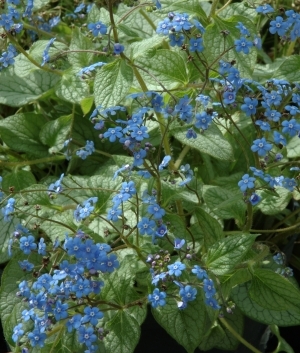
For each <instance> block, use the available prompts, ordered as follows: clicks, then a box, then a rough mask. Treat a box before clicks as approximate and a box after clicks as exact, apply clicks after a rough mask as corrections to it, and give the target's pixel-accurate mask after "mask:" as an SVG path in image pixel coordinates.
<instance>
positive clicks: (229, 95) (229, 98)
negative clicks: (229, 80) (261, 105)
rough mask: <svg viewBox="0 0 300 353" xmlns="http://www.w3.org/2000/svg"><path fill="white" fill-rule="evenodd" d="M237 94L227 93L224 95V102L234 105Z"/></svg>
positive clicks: (233, 92)
mask: <svg viewBox="0 0 300 353" xmlns="http://www.w3.org/2000/svg"><path fill="white" fill-rule="evenodd" d="M235 97H236V92H235V91H226V92H224V93H223V101H224V103H225V104H232V103H234V102H235Z"/></svg>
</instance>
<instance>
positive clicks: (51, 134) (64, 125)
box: [40, 115, 73, 154]
mask: <svg viewBox="0 0 300 353" xmlns="http://www.w3.org/2000/svg"><path fill="white" fill-rule="evenodd" d="M72 121H73V116H72V115H65V116H61V117H59V118H57V119H56V120H52V121H49V122H48V123H46V124H45V125H44V126H43V127H42V130H41V132H40V139H41V141H42V142H43V144H45V145H47V146H49V153H50V154H51V153H57V152H59V151H60V150H61V149H62V148H63V146H64V142H65V140H66V139H67V137H68V134H69V132H70V129H71V126H72Z"/></svg>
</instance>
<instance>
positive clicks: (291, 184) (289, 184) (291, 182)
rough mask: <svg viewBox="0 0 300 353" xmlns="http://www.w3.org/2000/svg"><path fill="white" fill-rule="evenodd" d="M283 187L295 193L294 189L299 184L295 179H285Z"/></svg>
mask: <svg viewBox="0 0 300 353" xmlns="http://www.w3.org/2000/svg"><path fill="white" fill-rule="evenodd" d="M282 186H283V187H284V188H285V189H287V190H289V191H291V192H293V191H294V188H295V187H296V186H297V183H296V180H295V179H294V178H293V179H290V178H284V179H283V181H282Z"/></svg>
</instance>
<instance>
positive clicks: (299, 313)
mask: <svg viewBox="0 0 300 353" xmlns="http://www.w3.org/2000/svg"><path fill="white" fill-rule="evenodd" d="M250 286H251V283H250V282H248V283H245V284H242V285H239V286H236V287H234V288H233V290H232V299H233V300H234V302H235V303H236V305H237V306H238V307H239V308H240V309H241V310H242V312H243V313H244V314H245V315H247V316H249V317H250V318H252V319H253V320H256V321H259V322H262V323H264V324H266V325H272V324H274V325H279V326H295V325H300V309H299V308H298V307H295V306H294V307H293V308H291V309H287V310H286V309H285V310H271V309H266V308H264V307H262V306H260V305H259V304H258V303H256V302H255V301H254V300H253V299H252V298H251V297H250V295H249V290H250Z"/></svg>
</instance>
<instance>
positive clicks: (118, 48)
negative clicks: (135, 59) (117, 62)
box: [114, 43, 125, 55]
mask: <svg viewBox="0 0 300 353" xmlns="http://www.w3.org/2000/svg"><path fill="white" fill-rule="evenodd" d="M124 49H125V48H124V45H122V44H120V43H115V44H114V54H115V55H120V54H121V53H123V51H124Z"/></svg>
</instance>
